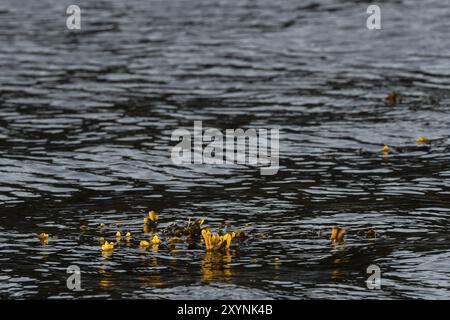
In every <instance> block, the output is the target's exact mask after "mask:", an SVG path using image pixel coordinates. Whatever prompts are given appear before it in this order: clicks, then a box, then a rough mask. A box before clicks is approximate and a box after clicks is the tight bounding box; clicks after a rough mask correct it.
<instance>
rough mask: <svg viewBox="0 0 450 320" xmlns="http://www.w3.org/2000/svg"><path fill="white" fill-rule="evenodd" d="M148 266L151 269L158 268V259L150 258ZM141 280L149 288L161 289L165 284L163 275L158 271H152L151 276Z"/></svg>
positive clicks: (143, 277)
mask: <svg viewBox="0 0 450 320" xmlns="http://www.w3.org/2000/svg"><path fill="white" fill-rule="evenodd" d="M148 265H149V266H150V267H151V268H157V267H158V259H157V258H156V257H150V259H149V260H148ZM140 280H141V282H142V283H143V284H144V285H145V286H149V287H161V286H163V284H164V283H163V281H162V277H161V273H160V272H159V271H158V270H154V271H151V272H150V274H148V275H145V276H142V277H140Z"/></svg>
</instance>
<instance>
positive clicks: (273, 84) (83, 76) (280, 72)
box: [0, 0, 450, 299]
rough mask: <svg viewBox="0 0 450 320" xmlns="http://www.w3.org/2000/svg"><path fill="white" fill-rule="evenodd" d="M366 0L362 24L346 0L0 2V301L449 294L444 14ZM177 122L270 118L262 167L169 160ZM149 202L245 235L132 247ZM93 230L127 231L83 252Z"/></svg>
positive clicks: (448, 85) (440, 7)
mask: <svg viewBox="0 0 450 320" xmlns="http://www.w3.org/2000/svg"><path fill="white" fill-rule="evenodd" d="M69 4H78V5H79V6H80V7H81V9H82V30H81V32H73V31H72V32H71V31H69V30H67V29H66V26H65V25H66V22H65V19H66V16H65V10H66V8H67V6H68V5H69ZM378 4H379V5H380V6H381V8H382V23H383V30H381V31H369V30H368V29H367V28H366V18H367V16H368V15H367V14H366V8H367V5H368V3H366V2H365V1H356V0H353V1H350V0H341V1H331V0H312V1H309V0H308V1H274V0H264V1H250V0H247V1H225V0H222V1H218V0H201V1H181V0H175V1H173V0H171V1H162V0H161V1H144V0H127V1H125V0H123V1H118V0H116V1H69V0H64V1H58V0H46V1H31V0H30V1H27V0H2V1H1V2H0V66H1V69H0V70H1V72H0V206H1V207H0V208H1V209H0V212H1V214H0V297H1V298H70V297H78V298H236V299H238V298H239V299H240V298H308V299H310V298H352V299H353V298H355V299H359V298H376V299H377V298H394V299H397V298H438V299H442V298H450V225H449V217H450V180H449V178H450V147H449V138H450V130H449V128H450V115H449V103H450V91H449V90H450V37H449V33H448V31H449V28H450V6H449V3H448V2H446V1H442V0H441V1H432V0H428V1H419V0H414V1H406V0H405V1H400V0H399V1H389V2H388V1H378ZM392 90H396V91H398V92H400V93H401V94H402V96H403V98H402V101H401V103H399V104H398V105H396V106H389V105H387V104H386V103H384V101H383V99H384V97H385V96H386V95H387V94H388V93H389V92H390V91H392ZM194 120H203V123H204V126H205V127H214V128H219V129H221V130H222V129H225V128H232V129H233V128H279V129H280V135H281V138H280V165H281V168H280V171H279V172H278V174H277V175H275V176H261V175H260V172H259V170H258V169H257V168H254V167H250V166H244V165H239V166H238V165H234V166H211V165H189V166H176V165H174V164H172V162H171V159H170V150H171V147H172V146H173V143H172V142H171V141H170V137H171V133H172V131H173V130H175V129H177V128H180V127H188V128H189V127H192V125H193V122H194ZM419 136H426V137H428V138H430V139H431V143H429V144H427V145H425V146H418V145H417V144H416V141H415V140H416V138H417V137H419ZM385 143H386V144H389V145H390V146H391V152H390V153H389V155H388V156H383V155H382V154H381V152H380V148H381V146H382V145H383V144H385ZM149 209H155V210H157V211H158V212H159V213H160V220H161V224H162V227H164V226H166V225H167V224H169V223H171V222H173V221H177V222H183V221H186V220H187V219H188V217H193V218H196V217H202V218H205V219H206V221H207V222H206V223H207V224H208V225H209V226H211V227H212V228H213V229H215V228H217V226H218V225H219V223H221V222H222V221H224V220H227V221H230V222H231V223H232V224H233V225H235V226H236V227H237V228H241V229H243V230H246V231H248V232H249V233H250V234H251V233H253V234H255V235H256V234H258V235H260V236H254V237H252V238H250V239H249V241H248V242H247V243H246V244H244V245H241V246H239V247H236V246H235V247H233V249H232V250H231V252H230V254H229V255H227V256H224V257H222V256H217V255H211V254H205V252H204V250H203V249H202V248H201V247H200V248H199V249H197V250H188V249H187V247H186V246H184V245H180V246H179V247H178V250H177V251H175V252H173V251H169V250H168V249H167V247H166V246H165V245H162V246H161V247H160V248H159V250H158V251H157V252H154V251H152V250H149V251H142V250H140V249H139V248H138V243H139V240H143V239H147V238H148V237H149V236H148V235H146V234H144V233H143V230H142V217H143V216H144V215H145V214H146V212H147V211H148V210H149ZM102 222H103V223H105V224H106V225H107V228H106V230H105V232H104V234H105V236H106V237H107V238H108V239H112V238H113V235H114V233H115V231H116V230H117V229H120V230H122V231H126V230H130V231H131V232H132V234H133V240H132V241H131V243H130V244H127V243H126V242H125V241H123V240H122V242H121V243H120V244H118V245H117V246H116V248H115V249H114V252H113V254H112V255H110V256H108V257H105V256H102V254H101V251H100V246H99V243H98V237H99V234H100V232H99V228H98V226H99V224H100V223H102ZM117 224H119V225H120V226H119V227H117ZM81 225H88V226H89V230H87V231H84V232H82V231H81V230H80V226H81ZM334 225H342V226H345V227H346V229H347V232H348V234H347V238H346V242H345V243H344V244H342V245H339V246H337V247H333V246H331V245H330V242H329V240H328V239H327V238H326V233H327V232H329V230H330V228H331V227H332V226H334ZM369 225H371V226H372V227H373V228H374V229H375V230H376V231H377V232H378V235H379V236H378V238H377V239H372V240H369V239H366V238H364V237H360V236H358V232H359V231H361V230H364V229H365V228H367V227H368V226H369ZM319 230H324V232H325V236H319V235H318V231H319ZM40 232H48V233H49V234H50V241H49V243H48V245H46V246H43V245H41V244H40V243H39V241H38V240H37V234H38V233H40ZM262 235H265V236H262ZM161 238H162V239H163V240H166V239H164V237H163V236H161ZM274 258H278V259H279V261H275V260H274ZM371 264H376V265H378V266H379V267H380V268H381V272H382V288H381V290H368V289H367V288H366V285H365V280H366V278H367V277H368V275H367V274H366V268H367V267H368V266H369V265H371ZM69 265H78V266H79V267H80V268H81V270H82V288H83V289H84V291H81V292H72V291H70V290H68V289H67V288H66V278H67V276H68V275H67V274H66V268H67V267H68V266H69Z"/></svg>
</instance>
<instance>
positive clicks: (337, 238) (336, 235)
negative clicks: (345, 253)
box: [330, 227, 345, 243]
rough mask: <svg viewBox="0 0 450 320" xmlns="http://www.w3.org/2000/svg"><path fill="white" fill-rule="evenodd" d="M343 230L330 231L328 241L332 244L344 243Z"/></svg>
mask: <svg viewBox="0 0 450 320" xmlns="http://www.w3.org/2000/svg"><path fill="white" fill-rule="evenodd" d="M344 235H345V228H341V227H333V228H332V229H331V237H330V240H331V242H332V243H342V242H343V241H344Z"/></svg>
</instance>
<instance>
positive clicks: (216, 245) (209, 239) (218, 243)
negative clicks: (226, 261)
mask: <svg viewBox="0 0 450 320" xmlns="http://www.w3.org/2000/svg"><path fill="white" fill-rule="evenodd" d="M235 235H236V234H235V233H234V232H229V233H226V234H224V235H220V234H218V233H211V231H210V230H209V228H205V229H202V236H203V240H204V242H205V247H206V250H207V251H228V249H229V248H230V244H231V240H233V238H234V237H235Z"/></svg>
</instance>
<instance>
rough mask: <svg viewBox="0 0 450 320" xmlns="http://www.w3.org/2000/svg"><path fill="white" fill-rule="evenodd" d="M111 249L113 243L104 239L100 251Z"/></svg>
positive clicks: (109, 250) (112, 248)
mask: <svg viewBox="0 0 450 320" xmlns="http://www.w3.org/2000/svg"><path fill="white" fill-rule="evenodd" d="M113 250H114V243H112V242H108V241H105V243H104V244H103V245H102V251H105V252H111V251H113Z"/></svg>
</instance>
